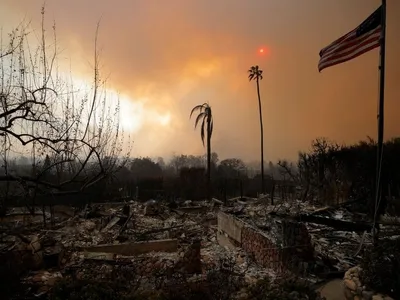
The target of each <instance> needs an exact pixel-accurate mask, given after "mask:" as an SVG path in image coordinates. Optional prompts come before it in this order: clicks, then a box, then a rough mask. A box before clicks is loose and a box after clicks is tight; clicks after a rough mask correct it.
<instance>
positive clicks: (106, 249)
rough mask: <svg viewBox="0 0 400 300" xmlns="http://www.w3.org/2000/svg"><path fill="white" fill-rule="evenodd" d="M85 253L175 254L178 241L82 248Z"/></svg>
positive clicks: (128, 254)
mask: <svg viewBox="0 0 400 300" xmlns="http://www.w3.org/2000/svg"><path fill="white" fill-rule="evenodd" d="M83 250H84V251H87V252H101V253H114V254H120V255H127V256H130V255H139V254H144V253H149V252H153V251H154V252H176V251H177V250H178V241H177V240H175V239H170V240H154V241H148V242H136V243H123V244H116V245H97V246H92V247H86V248H83Z"/></svg>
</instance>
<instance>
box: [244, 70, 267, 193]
mask: <svg viewBox="0 0 400 300" xmlns="http://www.w3.org/2000/svg"><path fill="white" fill-rule="evenodd" d="M248 73H249V81H252V80H255V81H256V84H257V96H258V111H259V113H260V129H261V192H262V193H264V192H265V178H264V128H263V120H262V110H261V96H260V80H262V79H263V77H262V73H263V71H262V70H261V69H260V68H259V67H258V66H252V67H251V68H250V69H249V71H248Z"/></svg>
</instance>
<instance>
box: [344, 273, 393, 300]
mask: <svg viewBox="0 0 400 300" xmlns="http://www.w3.org/2000/svg"><path fill="white" fill-rule="evenodd" d="M360 272H361V268H360V267H354V268H351V269H349V270H348V271H347V272H346V273H345V274H344V280H343V283H344V284H343V288H344V295H345V297H346V300H394V299H393V298H391V297H389V296H385V295H382V294H378V293H375V292H373V291H370V290H368V289H367V287H366V286H365V285H363V284H362V282H361V281H360Z"/></svg>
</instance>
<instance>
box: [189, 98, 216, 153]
mask: <svg viewBox="0 0 400 300" xmlns="http://www.w3.org/2000/svg"><path fill="white" fill-rule="evenodd" d="M195 112H198V115H197V117H196V120H195V122H194V128H197V126H198V125H199V123H200V121H201V125H200V137H201V141H202V143H203V146H205V137H206V131H207V130H206V129H207V128H206V126H207V123H208V120H209V121H210V131H209V132H208V133H207V134H208V135H210V137H211V135H212V130H213V126H214V125H213V119H212V112H211V107H210V105H209V104H208V103H203V104H200V105H196V106H195V107H193V109H192V111H191V112H190V117H189V118H191V117H192V116H193V114H194V113H195Z"/></svg>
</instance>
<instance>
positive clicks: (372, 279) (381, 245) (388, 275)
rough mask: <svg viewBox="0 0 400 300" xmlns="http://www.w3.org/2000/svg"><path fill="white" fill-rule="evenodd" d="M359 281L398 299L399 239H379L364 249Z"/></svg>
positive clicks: (399, 272)
mask: <svg viewBox="0 0 400 300" xmlns="http://www.w3.org/2000/svg"><path fill="white" fill-rule="evenodd" d="M361 268H362V272H361V281H362V282H363V283H364V284H365V285H366V286H368V287H369V288H371V289H372V290H374V291H376V292H379V293H383V294H388V295H390V296H391V297H393V298H395V299H400V239H396V240H389V239H386V240H380V241H379V242H378V243H377V245H375V246H373V247H372V246H371V247H369V248H367V249H366V251H365V252H364V255H363V259H362V262H361Z"/></svg>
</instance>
